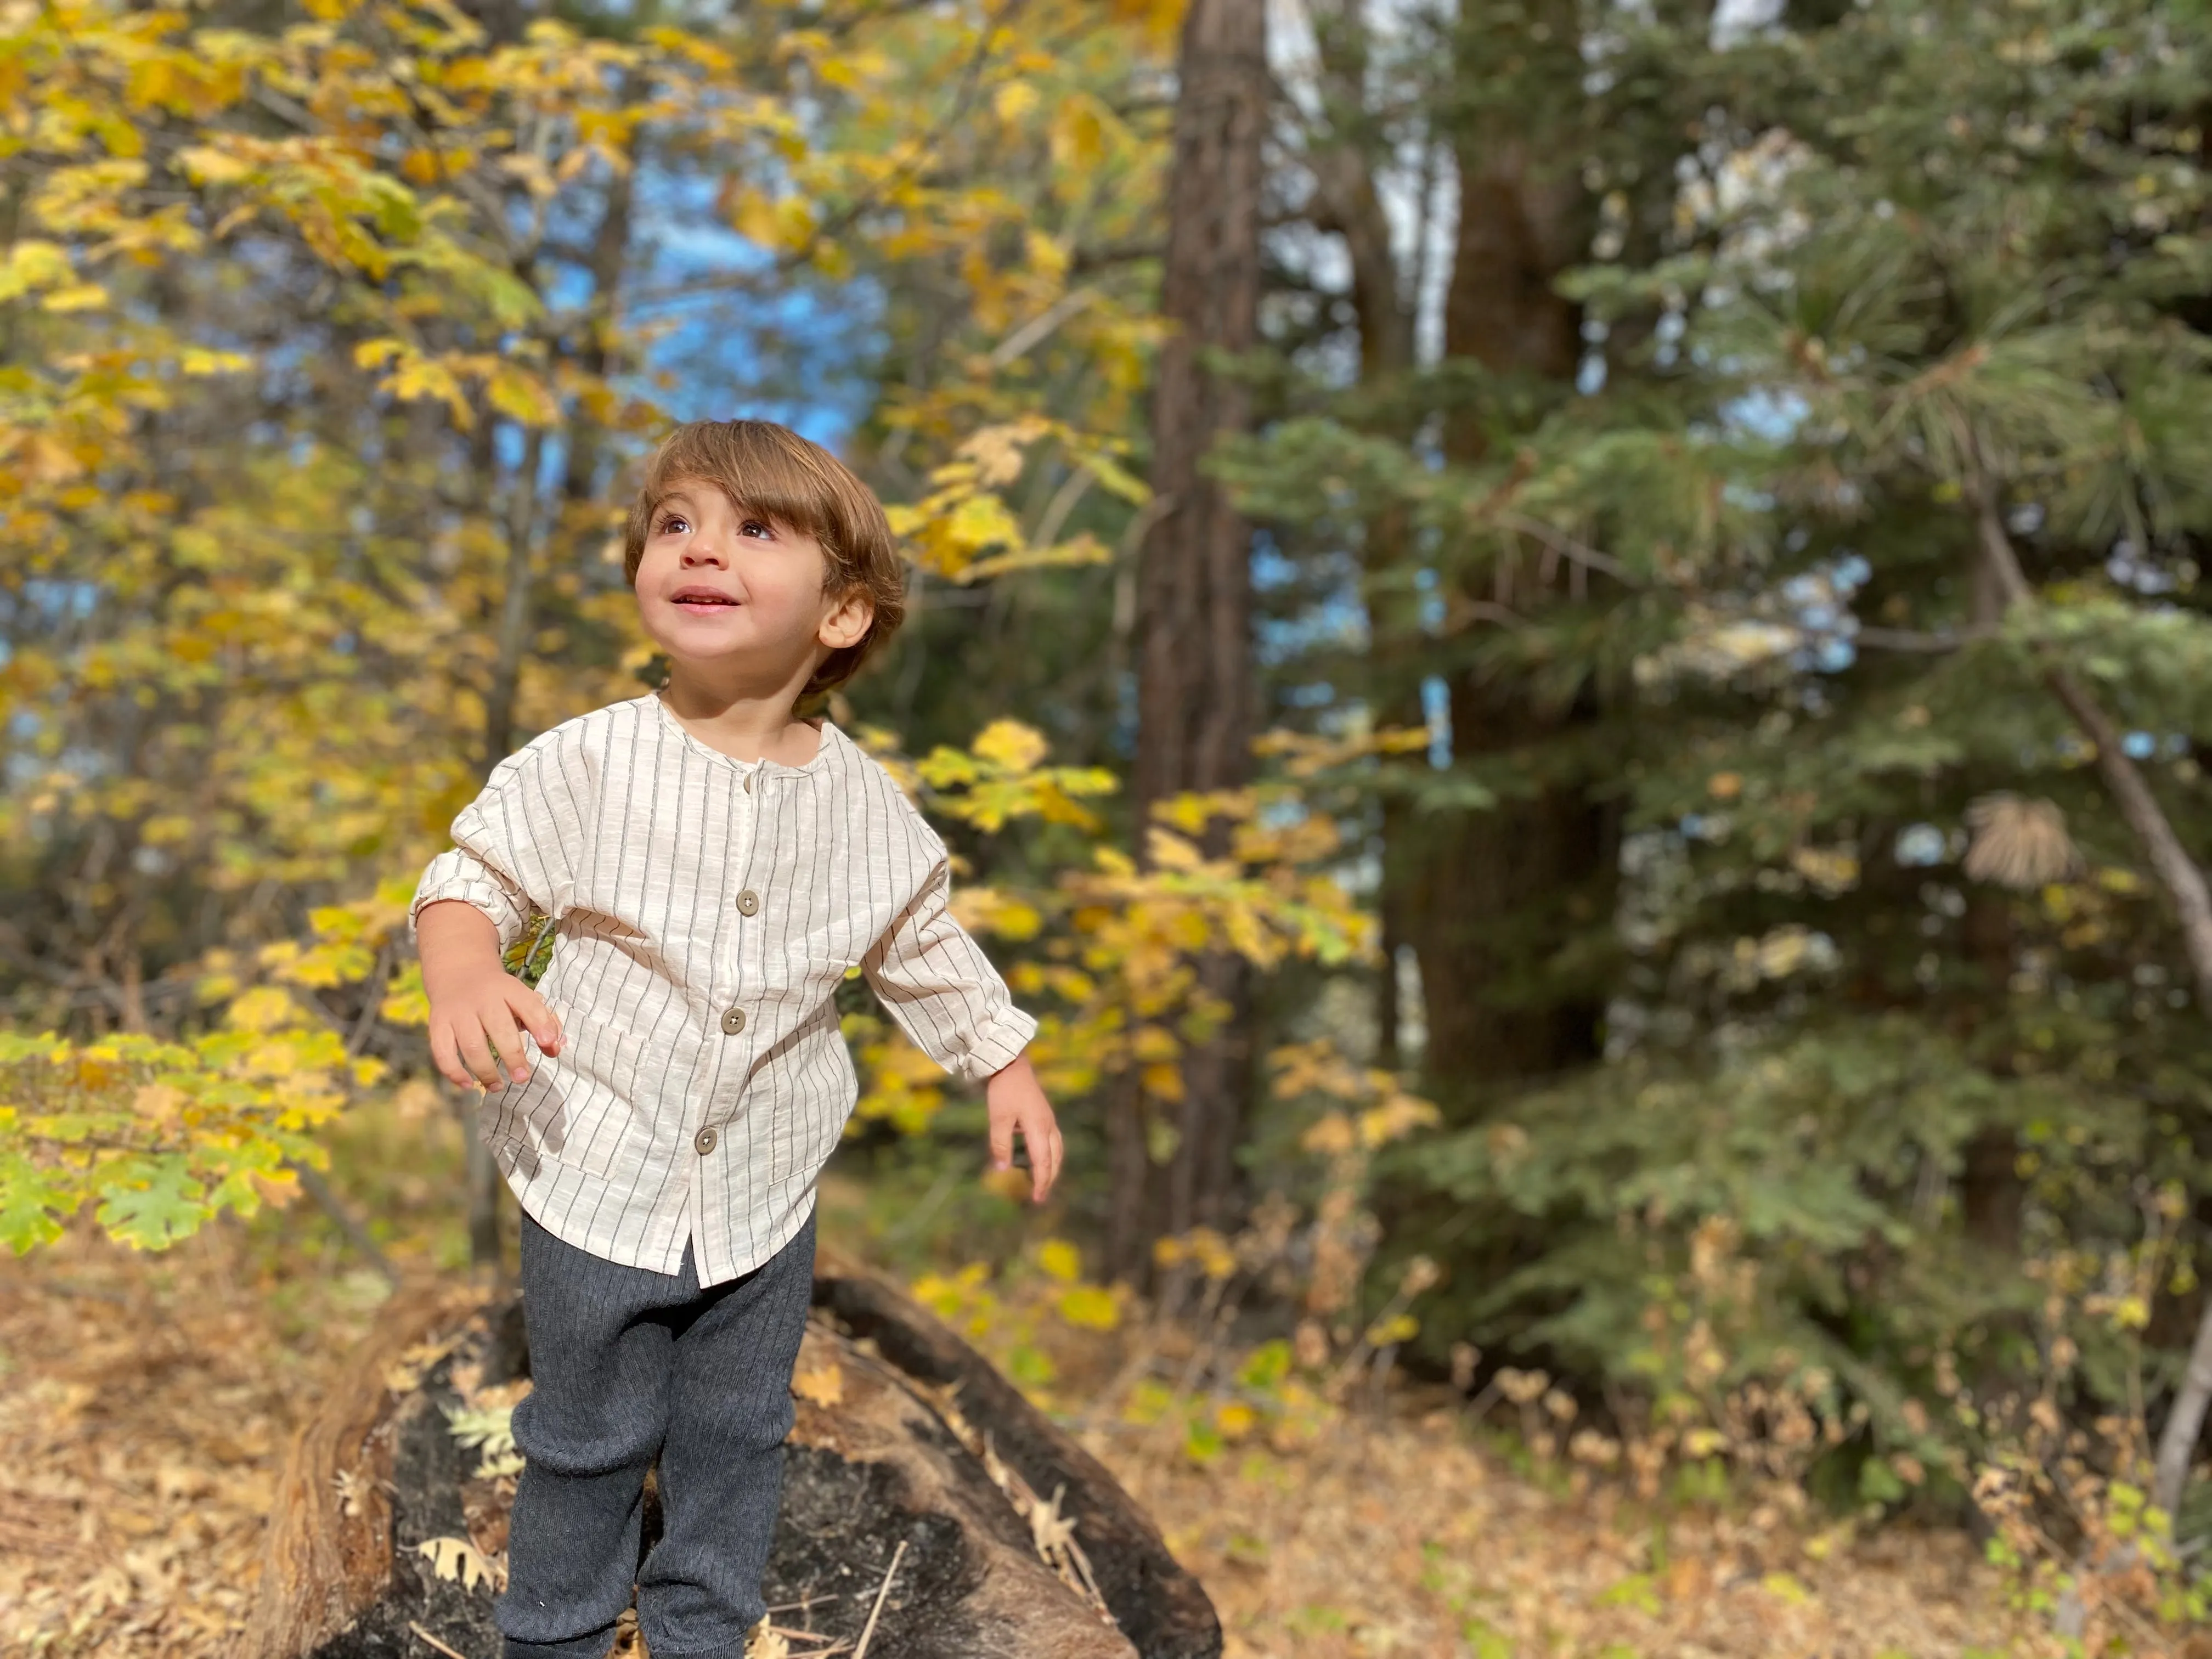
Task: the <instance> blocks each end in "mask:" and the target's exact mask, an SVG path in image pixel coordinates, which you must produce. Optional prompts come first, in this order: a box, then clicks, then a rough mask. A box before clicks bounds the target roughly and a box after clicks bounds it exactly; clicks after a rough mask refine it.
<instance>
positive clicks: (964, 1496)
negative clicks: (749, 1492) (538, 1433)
mask: <svg viewBox="0 0 2212 1659" xmlns="http://www.w3.org/2000/svg"><path fill="white" fill-rule="evenodd" d="M813 1300H814V1309H815V1313H814V1318H813V1320H812V1321H811V1323H810V1325H809V1328H808V1330H807V1334H806V1339H805V1346H804V1347H803V1348H802V1350H801V1352H800V1356H799V1364H798V1367H797V1380H796V1382H795V1383H794V1392H795V1393H799V1398H798V1399H797V1400H796V1401H794V1416H795V1419H796V1421H795V1422H794V1424H793V1431H792V1434H791V1437H790V1439H789V1441H788V1442H787V1452H786V1460H787V1461H786V1465H785V1475H784V1482H783V1493H782V1509H781V1521H780V1522H779V1525H778V1527H777V1534H776V1542H775V1550H774V1553H773V1554H772V1555H771V1557H770V1559H769V1565H768V1571H767V1574H766V1580H765V1583H764V1584H763V1588H764V1589H765V1590H766V1591H767V1593H768V1594H767V1599H768V1601H769V1605H770V1606H772V1607H778V1608H780V1609H781V1611H780V1612H779V1613H777V1614H776V1615H775V1622H776V1623H777V1624H778V1625H779V1626H786V1627H788V1628H792V1629H794V1630H805V1631H806V1632H808V1633H810V1634H811V1636H812V1637H813V1638H815V1639H814V1640H813V1641H811V1642H801V1641H793V1644H792V1649H793V1653H794V1654H799V1653H804V1652H807V1651H810V1650H827V1651H829V1652H839V1651H842V1652H845V1653H848V1654H849V1653H851V1652H852V1651H853V1648H854V1643H855V1641H856V1638H859V1637H860V1635H861V1633H862V1632H863V1631H866V1630H871V1629H872V1637H871V1638H870V1640H869V1644H868V1653H869V1655H870V1656H871V1659H970V1656H975V1655H979V1654H985V1653H1008V1654H1022V1655H1024V1656H1027V1655H1038V1656H1043V1655H1054V1656H1064V1659H1219V1655H1220V1652H1221V1641H1222V1637H1221V1627H1220V1622H1219V1620H1218V1618H1217V1617H1216V1616H1215V1613H1214V1611H1213V1607H1212V1603H1211V1602H1209V1601H1207V1599H1206V1592H1205V1590H1204V1589H1202V1588H1201V1587H1200V1584H1199V1583H1198V1581H1197V1580H1195V1579H1194V1578H1193V1577H1191V1576H1190V1575H1189V1574H1188V1573H1187V1572H1185V1571H1183V1570H1182V1568H1181V1567H1179V1566H1178V1565H1176V1561H1175V1558H1174V1557H1173V1556H1171V1555H1170V1553H1168V1550H1167V1547H1166V1545H1165V1544H1164V1543H1163V1542H1162V1541H1161V1539H1160V1534H1159V1532H1158V1528H1155V1527H1154V1526H1153V1524H1152V1521H1151V1520H1150V1518H1149V1517H1148V1516H1146V1514H1145V1512H1144V1510H1142V1509H1140V1508H1139V1506H1138V1504H1136V1502H1135V1500H1133V1498H1130V1496H1129V1495H1128V1493H1127V1492H1125V1491H1123V1490H1122V1488H1121V1486H1120V1485H1119V1484H1118V1483H1117V1482H1116V1481H1115V1480H1114V1478H1113V1476H1112V1475H1111V1474H1109V1473H1108V1472H1107V1471H1106V1469H1105V1468H1103V1467H1102V1466H1101V1465H1100V1464H1099V1463H1098V1462H1097V1460H1096V1459H1095V1458H1093V1457H1091V1455H1090V1454H1089V1453H1087V1452H1085V1450H1084V1449H1082V1448H1081V1447H1080V1446H1079V1445H1077V1444H1076V1443H1074V1441H1073V1440H1072V1439H1070V1438H1069V1437H1067V1435H1066V1433H1065V1432H1064V1431H1061V1430H1060V1428H1058V1427H1057V1426H1056V1425H1054V1424H1053V1423H1052V1421H1051V1420H1050V1419H1048V1418H1047V1417H1045V1416H1044V1414H1043V1413H1041V1412H1039V1411H1038V1410H1037V1409H1036V1407H1034V1406H1031V1405H1030V1403H1029V1401H1027V1400H1026V1399H1025V1398H1024V1396H1023V1395H1022V1394H1021V1392H1020V1390H1019V1389H1016V1388H1015V1387H1014V1385H1013V1384H1012V1383H1009V1382H1008V1381H1007V1380H1006V1378H1005V1377H1004V1376H1001V1375H1000V1373H999V1372H998V1371H997V1370H994V1368H993V1367H992V1365H991V1364H990V1362H989V1361H988V1360H987V1359H985V1358H983V1357H982V1356H981V1354H979V1353H977V1352H975V1350H974V1349H972V1348H970V1347H969V1346H967V1345H966V1344H965V1343H964V1342H963V1341H961V1340H960V1339H959V1338H958V1337H957V1336H955V1335H954V1334H952V1333H951V1331H949V1330H947V1329H946V1328H945V1327H944V1326H943V1325H941V1324H939V1322H937V1321H936V1320H935V1319H933V1317H931V1316H930V1315H929V1314H928V1313H927V1312H925V1311H924V1310H922V1309H921V1308H920V1307H917V1306H916V1305H915V1304H914V1303H913V1302H911V1301H909V1300H908V1298H907V1297H905V1296H904V1295H902V1293H901V1292H900V1291H897V1290H896V1288H894V1287H893V1286H891V1285H889V1284H887V1283H885V1282H884V1281H883V1280H881V1279H877V1278H875V1277H873V1276H872V1275H871V1274H868V1273H865V1272H861V1271H859V1270H857V1269H854V1268H852V1267H848V1266H845V1265H843V1264H841V1263H840V1262H838V1261H836V1259H835V1258H834V1257H829V1256H826V1255H825V1257H824V1258H823V1261H820V1262H819V1263H817V1266H816V1269H815V1275H814V1295H813ZM426 1338H427V1339H428V1342H427V1344H426V1343H425V1339H426ZM425 1352H428V1354H429V1355H430V1357H429V1358H427V1359H426V1358H423V1357H422V1356H423V1355H424V1354H425ZM529 1367H530V1356H529V1346H528V1340H527V1331H526V1320H525V1318H524V1316H523V1310H522V1308H521V1306H520V1304H519V1303H517V1302H515V1301H513V1299H511V1298H508V1299H504V1300H501V1301H499V1302H495V1303H493V1304H489V1306H487V1305H485V1304H483V1301H482V1300H481V1299H480V1298H478V1297H467V1298H456V1297H453V1295H452V1294H451V1293H450V1292H447V1294H446V1295H444V1296H442V1297H441V1296H440V1295H438V1294H436V1293H435V1291H433V1289H432V1287H429V1286H425V1285H412V1286H410V1287H409V1288H408V1289H407V1290H405V1291H402V1292H401V1293H400V1294H398V1295H397V1296H394V1297H392V1300H391V1301H390V1302H389V1303H387V1304H386V1308H385V1312H384V1315H383V1316H382V1317H381V1318H380V1320H379V1322H378V1325H377V1328H376V1331H375V1333H374V1335H373V1336H372V1337H371V1339H370V1340H369V1341H368V1343H367V1344H366V1345H364V1346H363V1348H362V1350H361V1351H360V1352H359V1353H358V1355H357V1356H356V1363H355V1364H353V1365H352V1366H351V1367H349V1370H348V1371H347V1374H346V1376H345V1378H344V1380H343V1384H342V1386H341V1387H340V1388H339V1389H337V1390H336V1391H335V1392H334V1393H333V1395H331V1399H330V1400H329V1401H326V1402H325V1405H324V1407H323V1408H322V1410H321V1411H319V1413H317V1414H316V1416H315V1417H314V1418H313V1419H312V1420H311V1421H310V1422H309V1423H308V1424H307V1426H306V1427H305V1428H304V1429H303V1430H302V1431H301V1434H300V1437H299V1438H298V1440H297V1441H296V1442H295V1445H294V1447H293V1450H292V1455H291V1456H290V1458H289V1461H288V1462H287V1465H286V1468H285V1470H284V1474H283V1478H282V1479H281V1480H279V1481H278V1483H277V1487H276V1493H275V1495H274V1496H275V1502H274V1504H273V1506H272V1512H271V1515H270V1528H269V1533H268V1537H267V1541H266V1544H265V1545H264V1561H263V1567H262V1571H261V1575H260V1581H259V1585H258V1591H257V1601H256V1605H255V1608H254V1612H253V1615H252V1621H251V1623H250V1625H249V1626H248V1628H247V1630H246V1632H245V1633H244V1636H243V1638H242V1639H241V1640H240V1643H239V1644H238V1651H239V1653H240V1655H241V1656H243V1659H386V1656H389V1655H394V1654H405V1655H410V1656H413V1655H428V1654H429V1653H430V1652H431V1651H433V1644H444V1648H445V1650H447V1651H449V1652H459V1653H462V1654H466V1655H471V1656H476V1655H488V1654H491V1653H495V1652H496V1651H497V1650H498V1647H499V1641H500V1638H499V1632H498V1631H497V1629H496V1628H495V1626H494V1625H493V1622H492V1616H491V1601H492V1585H491V1583H487V1582H485V1581H483V1579H481V1578H479V1579H477V1581H475V1582H473V1583H470V1582H465V1581H462V1580H459V1579H454V1580H448V1579H441V1578H439V1577H436V1576H435V1573H434V1572H433V1571H432V1570H431V1568H430V1566H429V1564H428V1561H426V1559H424V1556H423V1553H422V1547H423V1546H424V1545H426V1544H428V1543H430V1542H431V1541H433V1540H442V1541H444V1543H445V1547H446V1549H447V1551H448V1552H450V1551H451V1550H453V1547H456V1546H459V1545H460V1544H462V1543H464V1542H465V1543H466V1544H467V1545H468V1546H469V1547H471V1548H472V1549H473V1550H475V1551H476V1552H477V1553H478V1554H479V1556H480V1557H481V1558H482V1559H483V1560H484V1561H485V1562H487V1563H489V1564H492V1565H494V1566H495V1567H497V1566H500V1565H503V1564H504V1559H505V1551H506V1545H507V1525H508V1522H509V1518H510V1504H511V1502H512V1498H513V1484H512V1481H511V1480H502V1479H495V1478H487V1477H485V1476H483V1475H482V1474H477V1472H476V1466H477V1460H478V1457H479V1454H478V1453H477V1452H475V1451H473V1450H471V1451H464V1450H463V1449H461V1447H460V1446H459V1444H458V1443H457V1442H456V1441H455V1439H454V1437H453V1430H452V1426H451V1425H450V1424H449V1423H448V1421H447V1412H448V1411H450V1410H452V1409H453V1408H455V1407H459V1406H460V1405H461V1404H463V1403H464V1395H462V1393H461V1389H463V1388H464V1387H466V1388H470V1389H485V1388H493V1389H501V1393H500V1394H499V1395H496V1396H495V1399H497V1400H499V1401H501V1402H503V1403H504V1402H511V1401H512V1400H513V1397H514V1394H515V1392H516V1390H517V1389H518V1387H519V1386H520V1384H519V1381H518V1379H520V1377H526V1376H528V1375H529ZM501 1385H505V1387H504V1388H502V1387H501ZM487 1403H489V1402H487ZM1063 1525H1066V1526H1067V1527H1068V1528H1069V1536H1070V1542H1069V1543H1068V1544H1067V1545H1065V1546H1063V1545H1062V1544H1060V1542H1059V1541H1058V1538H1057V1534H1058V1531H1059V1528H1060V1527H1061V1526H1063ZM645 1533H646V1543H647V1547H650V1545H651V1543H652V1542H653V1541H654V1540H655V1538H656V1537H657V1535H658V1534H659V1506H658V1504H657V1502H656V1500H655V1498H654V1496H653V1491H652V1488H651V1486H647V1498H646V1524H645ZM886 1581H888V1582H889V1585H890V1588H889V1589H888V1592H886V1591H885V1589H884V1585H885V1583H886ZM878 1603H880V1607H878ZM617 1651H618V1652H620V1651H623V1648H620V1647H617ZM629 1651H633V1652H634V1651H635V1649H634V1648H632V1649H629Z"/></svg>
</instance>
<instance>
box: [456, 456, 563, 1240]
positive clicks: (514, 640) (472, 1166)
mask: <svg viewBox="0 0 2212 1659" xmlns="http://www.w3.org/2000/svg"><path fill="white" fill-rule="evenodd" d="M544 455H545V435H544V433H543V432H542V431H540V430H538V429H536V428H532V430H531V432H530V433H529V435H528V436H527V437H526V438H525V440H524V441H523V446H522V460H521V465H520V468H519V469H518V470H517V471H516V474H515V478H514V483H513V487H512V489H511V491H510V493H509V495H508V497H507V591H506V592H505V594H504V595H503V596H502V598H501V603H500V611H499V631H498V634H497V635H496V636H495V653H494V656H493V659H492V672H491V684H490V685H489V687H487V688H486V690H485V693H484V726H483V753H482V755H481V757H480V763H479V766H478V770H479V772H480V773H483V774H489V772H490V771H491V769H492V768H494V767H495V766H497V765H498V764H499V763H500V762H501V761H503V760H505V759H506V758H507V751H508V749H509V747H510V745H511V744H513V738H514V711H515V705H516V702H517V700H518V698H519V696H520V690H521V684H522V661H523V657H524V654H525V653H526V651H527V649H528V647H529V644H530V626H531V597H532V596H531V584H532V576H533V572H532V565H533V563H534V562H535V554H536V550H537V540H538V533H537V532H538V469H539V466H540V465H541V463H542V462H543V461H544ZM461 1120H462V1121H461V1129H462V1133H463V1136H464V1137H465V1141H466V1147H467V1162H466V1167H465V1173H464V1180H465V1182H466V1185H467V1188H468V1212H469V1265H470V1266H471V1267H472V1268H474V1269H475V1270H476V1271H477V1272H478V1273H489V1274H490V1275H491V1276H492V1277H494V1278H499V1277H501V1276H502V1275H503V1274H504V1273H505V1271H506V1258H505V1256H504V1255H503V1254H502V1252H501V1249H500V1243H499V1206H500V1193H501V1188H502V1186H503V1184H504V1183H502V1182H501V1180H500V1178H499V1169H498V1166H497V1165H496V1164H494V1163H493V1162H492V1157H491V1152H490V1151H489V1148H487V1147H486V1146H484V1145H483V1136H482V1135H481V1134H480V1133H478V1132H477V1124H476V1121H475V1114H473V1113H471V1112H466V1111H464V1112H463V1113H462V1115H461Z"/></svg>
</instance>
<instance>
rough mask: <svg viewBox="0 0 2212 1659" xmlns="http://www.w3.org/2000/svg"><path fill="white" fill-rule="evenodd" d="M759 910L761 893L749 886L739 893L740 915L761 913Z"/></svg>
mask: <svg viewBox="0 0 2212 1659" xmlns="http://www.w3.org/2000/svg"><path fill="white" fill-rule="evenodd" d="M759 910H760V895H759V894H758V893H756V892H755V891H753V890H752V889H751V888H750V887H748V888H746V889H745V890H744V892H742V893H740V894H738V915H741V916H750V915H757V914H758V913H759Z"/></svg>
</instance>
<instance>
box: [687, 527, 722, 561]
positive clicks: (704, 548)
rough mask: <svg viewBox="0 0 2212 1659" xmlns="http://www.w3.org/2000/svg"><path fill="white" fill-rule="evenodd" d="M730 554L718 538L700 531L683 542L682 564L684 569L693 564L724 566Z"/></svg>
mask: <svg viewBox="0 0 2212 1659" xmlns="http://www.w3.org/2000/svg"><path fill="white" fill-rule="evenodd" d="M729 562H730V556H729V554H728V552H727V551H726V550H725V549H724V548H723V546H722V544H721V543H720V540H718V539H717V538H714V536H712V535H709V534H708V533H707V532H704V531H702V532H699V533H698V534H696V535H695V536H693V537H692V538H691V539H690V540H689V541H687V542H686V543H684V568H686V569H689V568H690V567H691V566H693V565H695V564H711V565H714V566H717V567H719V568H727V567H728V565H729Z"/></svg>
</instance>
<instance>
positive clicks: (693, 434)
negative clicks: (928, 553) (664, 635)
mask: <svg viewBox="0 0 2212 1659" xmlns="http://www.w3.org/2000/svg"><path fill="white" fill-rule="evenodd" d="M679 478H703V479H705V480H706V481H707V482H708V483H712V484H714V485H717V486H719V487H720V489H721V491H722V493H723V494H724V495H727V496H728V497H729V498H730V500H731V501H732V502H734V503H736V504H737V506H738V507H740V508H741V509H743V510H744V511H745V512H748V513H758V514H759V515H760V516H761V517H762V518H763V519H773V520H775V521H776V522H777V523H779V524H783V525H787V526H790V527H791V528H792V529H793V530H798V531H803V532H805V533H806V534H807V535H809V536H811V537H813V538H814V539H815V540H816V541H817V542H819V543H821V544H822V551H823V555H824V556H825V557H826V558H827V559H828V562H829V570H828V573H827V575H826V576H825V578H824V580H823V592H829V593H836V594H838V595H840V596H841V597H842V595H845V594H848V593H854V592H864V593H866V595H867V596H868V599H869V601H870V602H871V603H872V605H874V607H875V619H874V620H873V621H872V622H871V623H869V624H868V631H867V632H866V634H863V635H861V636H860V643H859V644H857V645H848V646H845V647H842V648H841V649H839V650H836V651H832V652H831V653H829V655H828V656H827V657H825V658H823V659H822V665H821V666H820V667H818V668H817V669H816V670H815V671H814V675H813V678H811V679H809V680H808V681H807V682H806V690H805V691H804V692H802V693H801V694H800V695H801V696H809V697H811V696H819V695H820V694H821V693H823V692H824V691H827V690H830V689H831V688H832V687H835V686H839V685H842V684H844V683H845V682H846V681H847V680H849V679H850V678H853V676H854V674H856V673H858V672H859V671H860V665H861V664H862V663H864V662H866V660H867V659H868V658H869V657H870V656H872V654H873V653H875V651H876V650H877V648H878V647H880V646H881V645H882V644H883V643H884V641H886V640H888V639H890V636H891V635H893V634H895V633H896V632H897V631H898V625H899V623H902V621H904V620H905V618H906V573H905V570H904V568H902V565H901V564H900V562H899V551H898V539H897V538H896V537H895V536H893V535H892V534H891V527H890V521H889V520H887V519H885V518H884V506H883V503H882V502H881V501H878V500H877V499H876V497H875V493H874V492H873V491H872V490H871V489H869V488H868V487H867V485H866V484H864V483H861V482H860V479H859V478H858V477H855V476H854V472H853V470H852V469H851V468H850V467H848V466H847V465H845V464H844V462H842V461H841V460H839V459H837V458H836V456H835V455H832V454H831V453H829V451H828V450H826V449H824V448H823V447H822V446H821V445H820V444H817V443H814V442H812V441H810V440H808V439H805V438H802V437H800V436H799V435H798V434H797V433H796V432H793V430H792V429H791V428H789V427H787V426H778V425H777V424H776V423H775V422H774V421H691V422H686V423H685V424H684V425H683V426H679V427H678V428H676V430H675V431H673V432H671V433H670V434H669V435H668V436H667V437H666V438H665V439H664V440H663V441H662V442H661V446H660V447H659V448H658V449H656V450H654V451H653V459H652V460H650V461H649V462H647V464H646V469H645V482H644V483H643V484H642V485H641V487H640V488H639V489H638V492H637V499H636V500H635V501H633V502H632V503H631V504H630V509H629V528H628V530H627V532H625V534H624V536H623V578H624V579H625V580H628V581H629V582H630V583H632V584H633V585H635V582H636V581H637V567H638V563H639V561H641V559H643V558H644V556H645V543H646V538H647V536H649V535H650V534H651V533H652V530H653V513H654V512H655V511H656V510H657V509H658V508H659V506H660V503H661V502H662V501H663V500H665V498H666V496H667V495H668V492H669V490H670V489H671V486H673V485H674V483H676V481H677V480H678V479H679Z"/></svg>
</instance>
